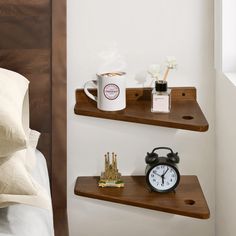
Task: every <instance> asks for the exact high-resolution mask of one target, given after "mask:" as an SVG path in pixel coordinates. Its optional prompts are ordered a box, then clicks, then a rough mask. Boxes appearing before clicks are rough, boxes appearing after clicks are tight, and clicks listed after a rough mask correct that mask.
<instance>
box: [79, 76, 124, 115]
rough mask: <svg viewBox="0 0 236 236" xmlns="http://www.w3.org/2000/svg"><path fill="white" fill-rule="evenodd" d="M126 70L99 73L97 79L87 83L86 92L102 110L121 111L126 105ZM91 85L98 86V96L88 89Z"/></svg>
mask: <svg viewBox="0 0 236 236" xmlns="http://www.w3.org/2000/svg"><path fill="white" fill-rule="evenodd" d="M125 75H126V73H125V72H110V73H103V74H97V80H91V81H88V82H87V83H85V85H84V92H85V94H86V95H87V96H88V97H89V98H91V99H92V100H94V101H96V102H97V108H98V109H100V110H102V111H119V110H123V109H125V107H126V87H125V84H126V83H125V82H126V81H125V78H126V76H125ZM89 85H93V86H95V87H96V88H97V97H96V96H94V95H93V94H91V93H90V92H89V91H88V87H89Z"/></svg>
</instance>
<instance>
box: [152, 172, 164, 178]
mask: <svg viewBox="0 0 236 236" xmlns="http://www.w3.org/2000/svg"><path fill="white" fill-rule="evenodd" d="M153 173H154V174H155V175H158V176H160V177H161V178H162V175H159V174H157V172H156V171H153Z"/></svg>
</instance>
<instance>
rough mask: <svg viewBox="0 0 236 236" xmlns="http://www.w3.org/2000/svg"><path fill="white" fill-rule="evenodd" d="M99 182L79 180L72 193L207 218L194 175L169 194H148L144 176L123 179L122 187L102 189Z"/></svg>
mask: <svg viewBox="0 0 236 236" xmlns="http://www.w3.org/2000/svg"><path fill="white" fill-rule="evenodd" d="M98 180H99V177H78V178H77V181H76V185H75V190H74V191H75V194H77V195H80V196H84V197H89V198H95V199H100V200H105V201H110V202H116V203H121V204H126V205H132V206H136V207H142V208H147V209H152V210H157V211H163V212H168V213H172V214H178V215H183V216H189V217H193V218H199V219H208V218H209V217H210V211H209V208H208V205H207V202H206V200H205V197H204V195H203V192H202V189H201V186H200V183H199V181H198V178H197V176H192V175H186V176H181V179H180V184H179V186H178V187H177V188H176V190H175V192H171V193H157V192H151V191H149V190H148V188H147V184H146V182H145V177H144V176H123V177H122V180H123V181H124V183H125V187H124V188H101V187H98Z"/></svg>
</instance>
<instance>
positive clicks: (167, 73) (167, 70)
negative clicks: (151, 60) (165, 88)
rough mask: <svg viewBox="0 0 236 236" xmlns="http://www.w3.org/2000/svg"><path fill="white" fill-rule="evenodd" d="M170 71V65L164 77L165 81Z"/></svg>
mask: <svg viewBox="0 0 236 236" xmlns="http://www.w3.org/2000/svg"><path fill="white" fill-rule="evenodd" d="M169 71H170V69H169V67H168V68H167V69H166V72H165V74H164V77H163V80H164V81H166V79H167V76H168V74H169Z"/></svg>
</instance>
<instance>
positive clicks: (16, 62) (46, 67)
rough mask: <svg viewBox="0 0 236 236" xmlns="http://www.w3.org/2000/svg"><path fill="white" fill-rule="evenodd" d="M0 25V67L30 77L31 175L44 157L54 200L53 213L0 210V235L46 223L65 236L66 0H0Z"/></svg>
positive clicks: (57, 234)
mask: <svg viewBox="0 0 236 236" xmlns="http://www.w3.org/2000/svg"><path fill="white" fill-rule="evenodd" d="M0 29H1V37H0V67H2V68H6V69H9V70H12V71H16V72H18V73H20V74H22V75H23V76H25V77H26V78H27V79H28V80H30V89H29V93H30V94H29V96H30V124H31V128H33V129H35V130H38V131H39V132H41V137H40V140H39V144H38V149H39V151H40V152H41V153H42V154H40V153H39V152H38V154H37V156H38V158H37V161H38V162H39V163H41V164H39V165H38V166H37V170H36V172H35V173H34V174H35V175H36V177H37V178H39V177H40V176H37V175H38V174H39V173H40V168H42V166H44V168H45V161H43V160H46V163H47V170H48V179H49V183H50V193H51V196H52V204H53V212H51V213H47V214H44V213H43V211H42V210H40V209H36V208H33V207H29V206H25V205H15V206H11V207H9V208H6V209H4V210H3V211H1V213H0V214H1V216H0V217H1V223H0V224H1V225H0V229H1V230H0V235H1V236H2V235H8V236H9V235H20V236H27V234H26V233H23V231H22V233H20V232H21V231H20V230H27V229H28V231H29V232H30V230H34V231H35V229H33V228H34V227H35V225H37V224H45V225H48V226H49V225H51V226H50V227H49V228H47V227H44V229H45V232H47V231H48V232H50V233H52V234H53V231H54V232H55V236H67V235H69V233H68V223H67V199H66V0H35V1H28V0H21V1H19V0H0ZM43 156H44V157H43ZM40 166H41V167H40ZM37 171H38V172H37ZM41 177H42V176H41ZM44 178H45V176H44V177H43V178H42V179H44ZM39 181H42V180H40V178H39ZM43 182H44V181H43ZM48 190H49V189H48ZM27 212H28V213H27ZM37 212H38V213H37ZM31 214H34V215H35V214H36V215H37V214H38V215H39V216H38V220H36V218H37V217H36V216H35V217H34V219H35V221H32V219H31V218H32V217H29V215H31ZM43 214H44V222H43V221H42V215H43ZM50 214H51V216H50ZM52 214H53V225H54V227H52V222H51V223H50V221H52ZM40 215H41V217H40ZM45 219H47V220H45ZM24 224H27V228H26V227H25V226H24ZM14 230H15V231H18V234H14ZM32 232H33V231H32ZM30 235H31V236H37V233H36V234H35V233H33V234H30ZM40 235H44V236H47V234H46V233H41V234H40Z"/></svg>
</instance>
